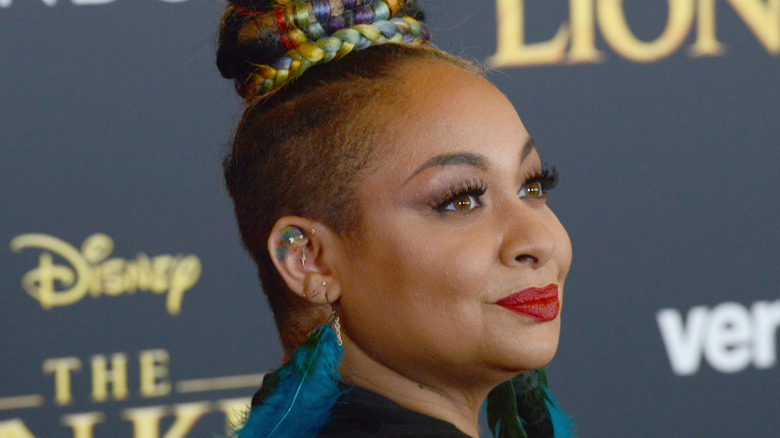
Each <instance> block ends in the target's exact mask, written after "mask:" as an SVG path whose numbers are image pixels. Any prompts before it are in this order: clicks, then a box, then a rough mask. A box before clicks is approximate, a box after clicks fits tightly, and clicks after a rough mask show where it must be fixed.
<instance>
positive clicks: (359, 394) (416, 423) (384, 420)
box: [317, 386, 470, 438]
mask: <svg viewBox="0 0 780 438" xmlns="http://www.w3.org/2000/svg"><path fill="white" fill-rule="evenodd" d="M345 389H346V390H347V393H346V394H343V395H342V396H341V397H339V401H338V402H336V404H335V405H334V406H333V411H332V412H333V416H332V417H331V420H330V421H329V422H328V423H327V424H325V426H323V428H322V429H320V433H319V435H317V437H318V438H470V437H469V436H468V435H466V434H465V433H463V432H461V431H460V430H459V429H458V428H457V427H455V426H454V425H453V424H451V423H448V422H446V421H442V420H439V419H436V418H433V417H429V416H427V415H424V414H421V413H418V412H414V411H410V410H409V409H406V408H404V407H402V406H400V405H398V404H397V403H395V402H393V401H391V400H388V399H386V398H384V397H382V396H381V395H379V394H375V393H373V392H371V391H367V390H365V389H362V388H359V387H357V386H353V387H345Z"/></svg>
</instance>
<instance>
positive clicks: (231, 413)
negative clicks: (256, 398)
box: [217, 397, 252, 430]
mask: <svg viewBox="0 0 780 438" xmlns="http://www.w3.org/2000/svg"><path fill="white" fill-rule="evenodd" d="M251 402H252V400H251V399H250V398H248V397H241V398H229V399H224V400H219V401H217V409H219V410H220V411H222V412H223V413H224V414H225V429H226V430H234V429H235V428H236V426H239V425H240V424H241V421H242V420H243V419H244V417H245V415H246V412H247V410H248V409H249V405H250V403H251Z"/></svg>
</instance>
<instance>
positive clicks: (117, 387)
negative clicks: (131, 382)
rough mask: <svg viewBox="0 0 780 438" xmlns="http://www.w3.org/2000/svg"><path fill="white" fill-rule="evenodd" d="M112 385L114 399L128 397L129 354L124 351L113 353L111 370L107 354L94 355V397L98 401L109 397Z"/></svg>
mask: <svg viewBox="0 0 780 438" xmlns="http://www.w3.org/2000/svg"><path fill="white" fill-rule="evenodd" d="M109 383H111V384H112V385H111V386H112V389H113V391H112V395H113V399H114V400H124V399H126V398H127V356H125V355H124V354H123V353H115V354H113V355H111V370H109V369H108V361H107V359H106V356H104V355H101V354H98V355H95V356H92V399H93V400H94V401H96V402H102V401H106V399H108V384H109Z"/></svg>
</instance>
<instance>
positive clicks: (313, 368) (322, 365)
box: [233, 311, 344, 438]
mask: <svg viewBox="0 0 780 438" xmlns="http://www.w3.org/2000/svg"><path fill="white" fill-rule="evenodd" d="M343 353H344V350H343V349H342V348H341V334H340V326H339V317H338V315H336V312H335V311H334V312H333V314H332V315H331V316H330V318H328V321H327V322H326V323H325V324H324V325H321V326H319V327H317V328H316V329H314V330H313V331H312V332H311V333H309V336H308V337H307V338H306V341H305V342H304V343H303V345H301V346H300V347H298V349H296V350H295V353H294V354H293V356H292V358H290V360H289V361H288V362H287V363H286V364H284V365H283V366H282V367H281V368H279V369H277V370H276V371H274V372H273V373H272V374H268V375H267V376H266V377H265V379H264V380H263V386H262V388H261V389H260V392H259V393H258V394H257V395H256V396H255V398H256V399H257V398H258V397H259V398H260V404H258V405H257V406H254V407H253V408H252V410H251V412H250V413H249V415H248V417H247V419H246V421H245V422H244V424H243V426H241V427H240V428H239V429H238V430H236V431H235V432H234V434H233V436H234V437H236V438H305V437H314V436H316V435H317V433H318V432H319V430H320V429H321V428H322V426H324V425H325V423H327V422H328V420H329V419H330V415H331V409H332V408H333V405H334V404H335V403H336V400H337V399H338V398H339V396H340V395H341V394H342V391H340V390H339V388H338V383H339V365H340V364H341V356H342V355H343Z"/></svg>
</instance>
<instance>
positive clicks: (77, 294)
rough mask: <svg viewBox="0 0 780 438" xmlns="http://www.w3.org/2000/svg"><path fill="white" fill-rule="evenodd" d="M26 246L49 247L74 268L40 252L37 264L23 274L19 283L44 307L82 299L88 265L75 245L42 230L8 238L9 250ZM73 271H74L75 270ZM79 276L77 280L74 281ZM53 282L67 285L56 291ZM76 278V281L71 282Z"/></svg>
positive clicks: (17, 249)
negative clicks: (38, 232) (11, 238)
mask: <svg viewBox="0 0 780 438" xmlns="http://www.w3.org/2000/svg"><path fill="white" fill-rule="evenodd" d="M25 248H41V249H48V250H49V251H52V252H53V253H55V254H57V255H59V256H61V257H62V258H64V259H65V260H67V261H69V262H70V263H71V266H73V270H71V269H69V268H67V267H65V266H58V265H54V264H53V262H52V256H51V254H49V253H42V254H41V256H40V258H39V266H38V268H37V269H33V270H32V271H30V272H28V273H27V274H25V275H24V277H22V287H24V290H25V291H26V292H27V293H28V294H29V295H30V296H31V297H33V298H35V299H36V300H38V302H39V303H41V307H43V308H44V309H50V308H52V307H55V306H67V305H69V304H73V303H75V302H77V301H79V300H81V299H82V298H83V297H84V295H85V294H86V293H87V286H88V281H89V278H88V275H85V273H87V272H89V270H90V269H89V265H88V264H87V263H86V261H85V260H83V258H82V257H81V255H80V254H79V252H78V251H77V250H76V248H74V247H72V246H70V245H69V244H68V243H67V242H64V241H62V240H60V239H57V238H56V237H51V236H47V235H45V234H25V235H22V236H18V237H16V238H14V239H13V240H11V251H13V252H19V251H21V250H23V249H25ZM74 271H75V272H74ZM76 279H78V281H76ZM55 282H60V283H62V285H63V286H65V287H70V289H67V290H65V291H62V292H57V291H55V287H54V286H55ZM74 282H75V283H74Z"/></svg>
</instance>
